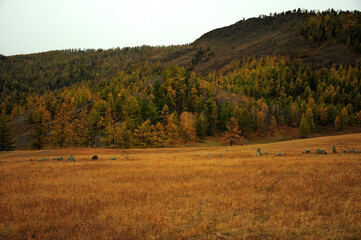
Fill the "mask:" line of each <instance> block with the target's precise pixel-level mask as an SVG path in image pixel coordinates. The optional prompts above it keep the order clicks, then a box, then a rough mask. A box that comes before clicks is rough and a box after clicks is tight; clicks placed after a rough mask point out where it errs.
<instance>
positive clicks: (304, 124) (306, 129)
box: [298, 116, 311, 138]
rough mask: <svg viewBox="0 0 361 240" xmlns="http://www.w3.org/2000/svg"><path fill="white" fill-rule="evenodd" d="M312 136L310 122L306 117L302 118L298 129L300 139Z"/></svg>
mask: <svg viewBox="0 0 361 240" xmlns="http://www.w3.org/2000/svg"><path fill="white" fill-rule="evenodd" d="M310 134H311V129H310V126H309V125H308V121H307V119H306V118H305V117H304V116H302V120H301V123H300V127H299V129H298V135H299V137H300V138H305V137H307V136H308V135H310Z"/></svg>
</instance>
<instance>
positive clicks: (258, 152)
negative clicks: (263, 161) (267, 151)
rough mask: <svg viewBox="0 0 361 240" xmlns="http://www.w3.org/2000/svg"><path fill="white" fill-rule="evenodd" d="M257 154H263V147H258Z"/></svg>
mask: <svg viewBox="0 0 361 240" xmlns="http://www.w3.org/2000/svg"><path fill="white" fill-rule="evenodd" d="M257 155H258V156H261V155H262V152H261V148H258V149H257Z"/></svg>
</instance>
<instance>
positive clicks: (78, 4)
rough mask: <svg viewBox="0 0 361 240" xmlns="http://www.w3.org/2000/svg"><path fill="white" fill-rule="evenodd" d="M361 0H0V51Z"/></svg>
mask: <svg viewBox="0 0 361 240" xmlns="http://www.w3.org/2000/svg"><path fill="white" fill-rule="evenodd" d="M297 8H301V9H302V8H305V9H309V10H312V9H317V10H326V9H328V8H334V9H342V10H360V8H361V0H342V1H341V0H267V1H266V0H257V1H256V0H247V1H244V0H219V1H213V0H208V1H206V0H200V1H197V0H181V1H179V0H129V1H125V0H118V1H116V0H0V54H3V55H15V54H25V53H34V52H43V51H49V50H58V49H69V48H81V49H84V48H103V49H108V48H116V47H120V48H122V47H128V46H130V47H131V46H140V45H144V44H147V45H152V46H156V45H172V44H173V45H175V44H184V43H190V42H193V41H194V40H195V39H197V38H198V37H200V36H201V35H202V34H204V33H206V32H208V31H210V30H213V29H215V28H219V27H223V26H227V25H230V24H233V23H235V22H237V21H239V20H241V19H243V18H246V19H247V18H250V17H257V16H259V15H260V14H267V15H268V14H269V13H270V12H282V11H287V10H293V9H297Z"/></svg>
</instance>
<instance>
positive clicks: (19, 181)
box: [0, 134, 361, 239]
mask: <svg viewBox="0 0 361 240" xmlns="http://www.w3.org/2000/svg"><path fill="white" fill-rule="evenodd" d="M360 139H361V134H350V135H343V136H336V137H324V138H314V139H304V140H296V141H288V142H282V143H272V144H262V145H251V146H235V147H218V148H182V149H125V150H120V149H117V150H112V149H89V148H67V149H54V150H41V151H15V152H0V159H1V160H2V163H0V168H1V171H0V179H1V189H0V191H1V196H2V197H1V200H0V222H1V227H0V236H1V238H2V239H27V238H35V239H59V238H61V239H62V238H66V239H93V238H99V239H323V238H326V239H359V238H360V236H361V212H360V211H359V210H360V208H361V201H360V200H361V199H360V196H361V164H360V163H361V162H360V154H356V153H350V152H349V151H347V152H346V153H345V154H341V151H342V150H343V149H356V150H361V143H360ZM333 145H335V146H336V149H337V151H338V153H336V154H334V153H332V150H331V148H332V146H333ZM259 147H260V148H261V150H262V152H268V153H269V155H263V156H257V154H256V150H257V148H259ZM317 148H319V149H325V150H326V151H327V152H328V154H327V155H316V154H314V152H315V150H316V149H317ZM227 149H228V151H227ZM306 149H309V150H310V151H311V153H310V154H302V152H304V151H305V150H306ZM220 152H221V153H222V155H221V157H219V153H220ZM276 152H279V153H282V154H285V155H284V156H276ZM207 153H209V154H207ZM94 154H96V155H97V156H98V157H99V159H98V160H91V158H92V156H93V155H94ZM70 155H73V156H74V157H75V162H67V158H68V157H69V156H70ZM60 157H63V158H64V160H62V161H60V160H52V159H53V158H60ZM112 158H113V159H114V158H115V160H111V159H112ZM30 159H32V161H29V160H30ZM38 159H41V161H38Z"/></svg>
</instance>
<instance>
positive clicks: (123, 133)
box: [115, 122, 132, 148]
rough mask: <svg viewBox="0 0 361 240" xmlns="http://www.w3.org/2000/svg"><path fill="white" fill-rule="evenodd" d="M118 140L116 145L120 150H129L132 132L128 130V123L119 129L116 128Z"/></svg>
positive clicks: (116, 139)
mask: <svg viewBox="0 0 361 240" xmlns="http://www.w3.org/2000/svg"><path fill="white" fill-rule="evenodd" d="M115 132H116V138H115V145H116V147H119V148H129V147H130V146H131V142H132V135H131V131H130V130H129V129H128V128H127V123H126V122H123V123H122V124H121V125H120V126H119V127H116V128H115Z"/></svg>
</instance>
